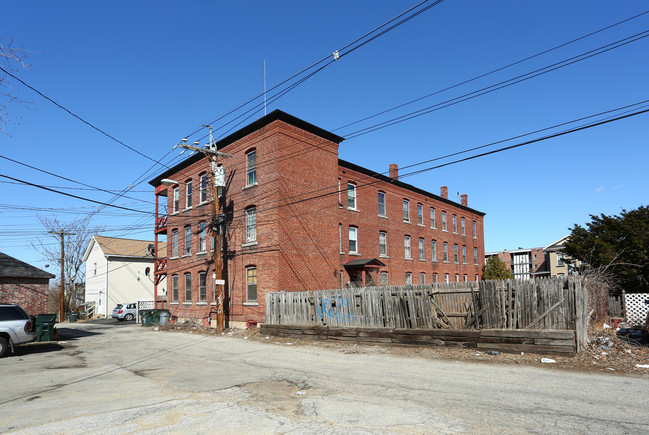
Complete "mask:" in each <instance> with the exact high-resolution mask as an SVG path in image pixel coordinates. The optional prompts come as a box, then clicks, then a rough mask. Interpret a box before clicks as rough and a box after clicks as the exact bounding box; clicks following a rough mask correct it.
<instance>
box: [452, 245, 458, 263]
mask: <svg viewBox="0 0 649 435" xmlns="http://www.w3.org/2000/svg"><path fill="white" fill-rule="evenodd" d="M458 254H459V249H458V246H457V243H454V244H453V262H454V263H458V262H459V261H458V257H459V255H458Z"/></svg>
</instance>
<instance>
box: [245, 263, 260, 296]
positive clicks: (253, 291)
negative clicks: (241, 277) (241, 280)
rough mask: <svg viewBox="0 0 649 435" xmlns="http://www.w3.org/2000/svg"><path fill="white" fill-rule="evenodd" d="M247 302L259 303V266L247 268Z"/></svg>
mask: <svg viewBox="0 0 649 435" xmlns="http://www.w3.org/2000/svg"><path fill="white" fill-rule="evenodd" d="M246 302H252V303H254V302H257V266H248V267H246Z"/></svg>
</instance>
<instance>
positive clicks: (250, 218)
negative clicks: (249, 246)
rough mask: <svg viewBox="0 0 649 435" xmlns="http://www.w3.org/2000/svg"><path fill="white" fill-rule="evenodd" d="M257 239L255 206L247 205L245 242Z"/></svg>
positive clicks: (252, 241)
mask: <svg viewBox="0 0 649 435" xmlns="http://www.w3.org/2000/svg"><path fill="white" fill-rule="evenodd" d="M256 241H257V208H256V207H254V206H253V207H248V208H247V209H246V243H254V242H256Z"/></svg>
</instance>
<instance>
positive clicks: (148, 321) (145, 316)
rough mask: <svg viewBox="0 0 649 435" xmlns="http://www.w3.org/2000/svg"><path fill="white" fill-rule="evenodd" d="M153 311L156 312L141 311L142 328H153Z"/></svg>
mask: <svg viewBox="0 0 649 435" xmlns="http://www.w3.org/2000/svg"><path fill="white" fill-rule="evenodd" d="M153 311H155V310H142V311H140V321H141V323H142V326H153Z"/></svg>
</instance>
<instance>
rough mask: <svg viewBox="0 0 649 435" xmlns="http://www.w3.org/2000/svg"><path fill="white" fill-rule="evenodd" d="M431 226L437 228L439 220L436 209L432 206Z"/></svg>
mask: <svg viewBox="0 0 649 435" xmlns="http://www.w3.org/2000/svg"><path fill="white" fill-rule="evenodd" d="M430 227H431V228H437V221H436V220H435V209H434V208H432V207H431V208H430Z"/></svg>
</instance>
